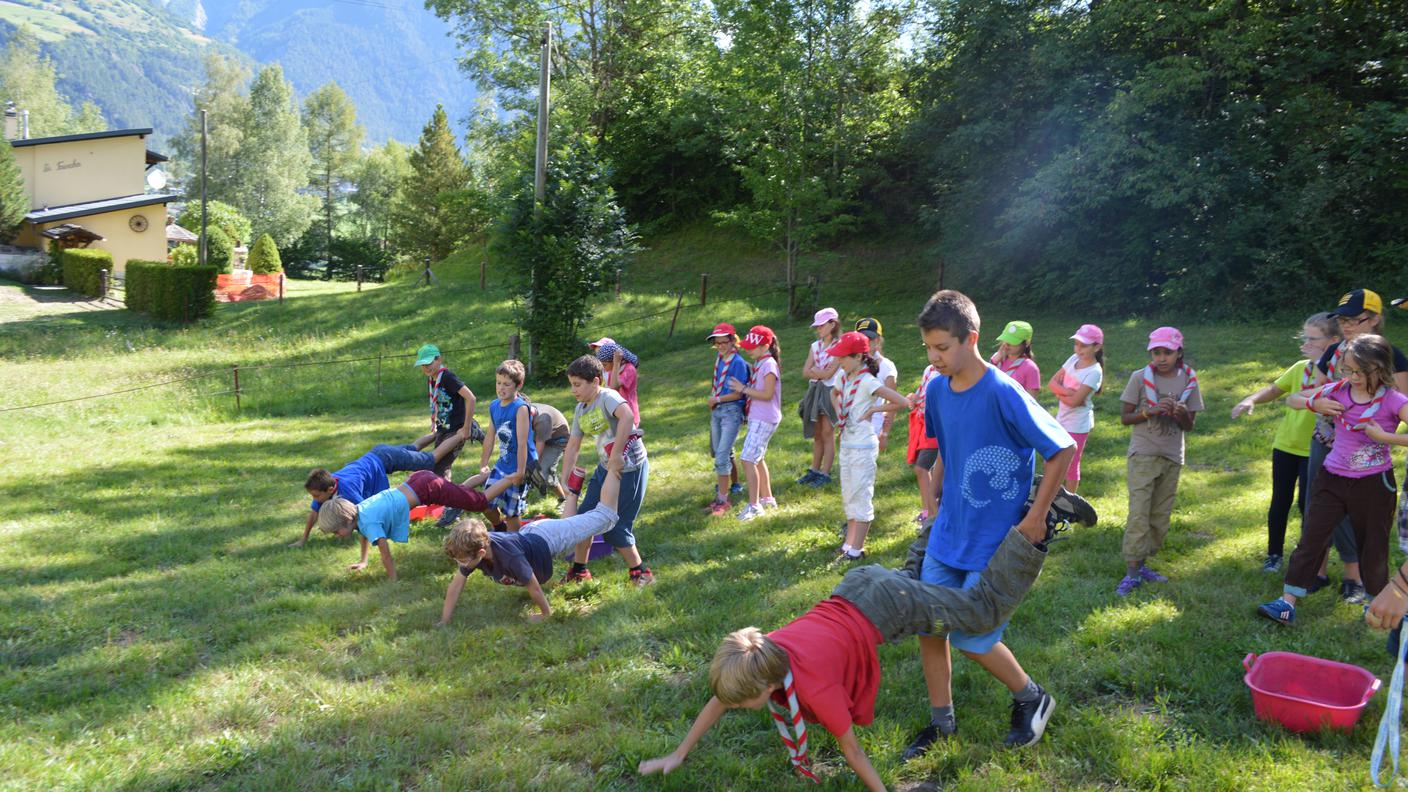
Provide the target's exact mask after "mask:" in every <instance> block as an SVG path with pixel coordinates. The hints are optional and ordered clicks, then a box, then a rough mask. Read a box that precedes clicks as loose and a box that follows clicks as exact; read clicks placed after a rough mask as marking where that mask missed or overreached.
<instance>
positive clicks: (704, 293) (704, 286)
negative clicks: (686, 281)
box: [699, 272, 709, 305]
mask: <svg viewBox="0 0 1408 792" xmlns="http://www.w3.org/2000/svg"><path fill="white" fill-rule="evenodd" d="M708 302H709V273H707V272H702V273H700V274H699V304H700V305H707V304H708Z"/></svg>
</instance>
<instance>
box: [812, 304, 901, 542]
mask: <svg viewBox="0 0 1408 792" xmlns="http://www.w3.org/2000/svg"><path fill="white" fill-rule="evenodd" d="M826 354H828V355H830V356H831V357H833V358H835V359H836V360H837V361H839V363H840V367H841V371H842V372H843V374H842V377H841V380H840V382H838V383H837V385H836V389H835V390H833V391H832V392H831V398H832V400H833V402H834V403H835V405H836V426H837V428H838V429H839V430H840V437H839V439H838V442H837V445H838V446H839V447H838V449H837V450H838V452H839V454H838V456H839V461H840V463H841V502H842V503H843V504H844V505H845V509H846V538H845V540H844V542H842V544H841V548H840V549H839V550H837V551H836V561H837V562H844V561H853V560H855V559H857V558H863V557H864V556H865V535H866V534H867V533H869V532H870V523H871V522H872V521H873V520H874V519H875V504H874V503H873V499H874V497H875V458H876V456H878V455H879V453H880V443H879V437H878V435H877V434H876V432H875V424H874V423H873V422H871V420H870V418H871V416H873V415H875V414H876V413H881V412H895V411H897V410H900V409H904V408H907V407H909V402H907V401H905V398H904V397H903V396H901V395H900V394H899V393H896V392H895V390H894V389H893V388H887V387H885V385H884V384H883V383H882V382H880V380H879V379H877V378H876V376H875V375H876V374H878V373H879V372H880V365H879V363H877V362H876V361H875V358H874V357H872V356H871V355H870V340H869V339H867V338H866V337H865V336H864V335H862V334H861V333H858V332H855V331H851V332H849V333H845V334H844V335H842V336H841V339H840V340H839V341H837V342H836V343H835V344H833V345H831V347H830V348H828V349H827V350H826ZM882 399H883V400H884V401H885V402H889V403H888V404H883V403H881V400H882Z"/></svg>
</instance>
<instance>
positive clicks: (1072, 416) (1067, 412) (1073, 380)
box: [1046, 324, 1105, 492]
mask: <svg viewBox="0 0 1408 792" xmlns="http://www.w3.org/2000/svg"><path fill="white" fill-rule="evenodd" d="M1071 340H1072V341H1074V342H1075V354H1073V355H1071V356H1070V357H1068V358H1066V362H1065V363H1062V364H1061V369H1060V370H1059V371H1057V372H1056V373H1055V374H1053V375H1051V381H1050V382H1047V383H1046V387H1047V388H1049V389H1050V390H1051V392H1052V393H1053V394H1055V396H1056V401H1057V402H1059V403H1060V407H1058V408H1057V409H1056V423H1058V424H1061V428H1062V429H1065V430H1066V431H1067V432H1069V433H1070V435H1071V439H1073V440H1075V441H1076V455H1075V457H1074V458H1072V459H1071V466H1070V467H1068V468H1066V490H1067V491H1069V492H1075V491H1076V487H1078V486H1079V485H1080V458H1081V455H1082V454H1084V453H1085V441H1086V440H1087V439H1088V438H1089V437H1090V430H1091V429H1094V428H1095V404H1094V403H1093V402H1092V400H1091V397H1092V396H1094V395H1095V394H1098V393H1100V392H1101V391H1102V390H1104V389H1105V331H1103V330H1101V329H1100V328H1099V327H1096V326H1095V325H1093V324H1083V325H1081V326H1080V329H1079V330H1077V331H1076V334H1075V335H1073V336H1071Z"/></svg>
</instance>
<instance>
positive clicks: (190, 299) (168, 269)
mask: <svg viewBox="0 0 1408 792" xmlns="http://www.w3.org/2000/svg"><path fill="white" fill-rule="evenodd" d="M217 274H218V272H217V270H216V268H215V267H214V266H211V265H206V266H204V267H202V266H200V265H199V264H193V265H182V264H168V263H166V262H164V261H139V260H136V259H133V260H132V261H129V262H127V307H128V308H130V309H131V310H133V311H139V312H141V313H145V314H149V315H151V316H152V317H154V318H157V319H169V320H176V321H183V322H193V321H195V320H196V319H199V318H201V317H203V316H209V315H210V313H211V311H213V310H215V276H216V275H217Z"/></svg>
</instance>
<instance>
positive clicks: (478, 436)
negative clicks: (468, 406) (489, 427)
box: [469, 418, 484, 445]
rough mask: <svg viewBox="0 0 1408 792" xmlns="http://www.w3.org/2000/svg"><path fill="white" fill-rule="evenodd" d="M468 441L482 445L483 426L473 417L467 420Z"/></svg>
mask: <svg viewBox="0 0 1408 792" xmlns="http://www.w3.org/2000/svg"><path fill="white" fill-rule="evenodd" d="M469 442H471V443H478V444H479V445H484V427H482V426H480V425H479V422H478V421H476V420H474V419H473V418H471V419H470V420H469Z"/></svg>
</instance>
